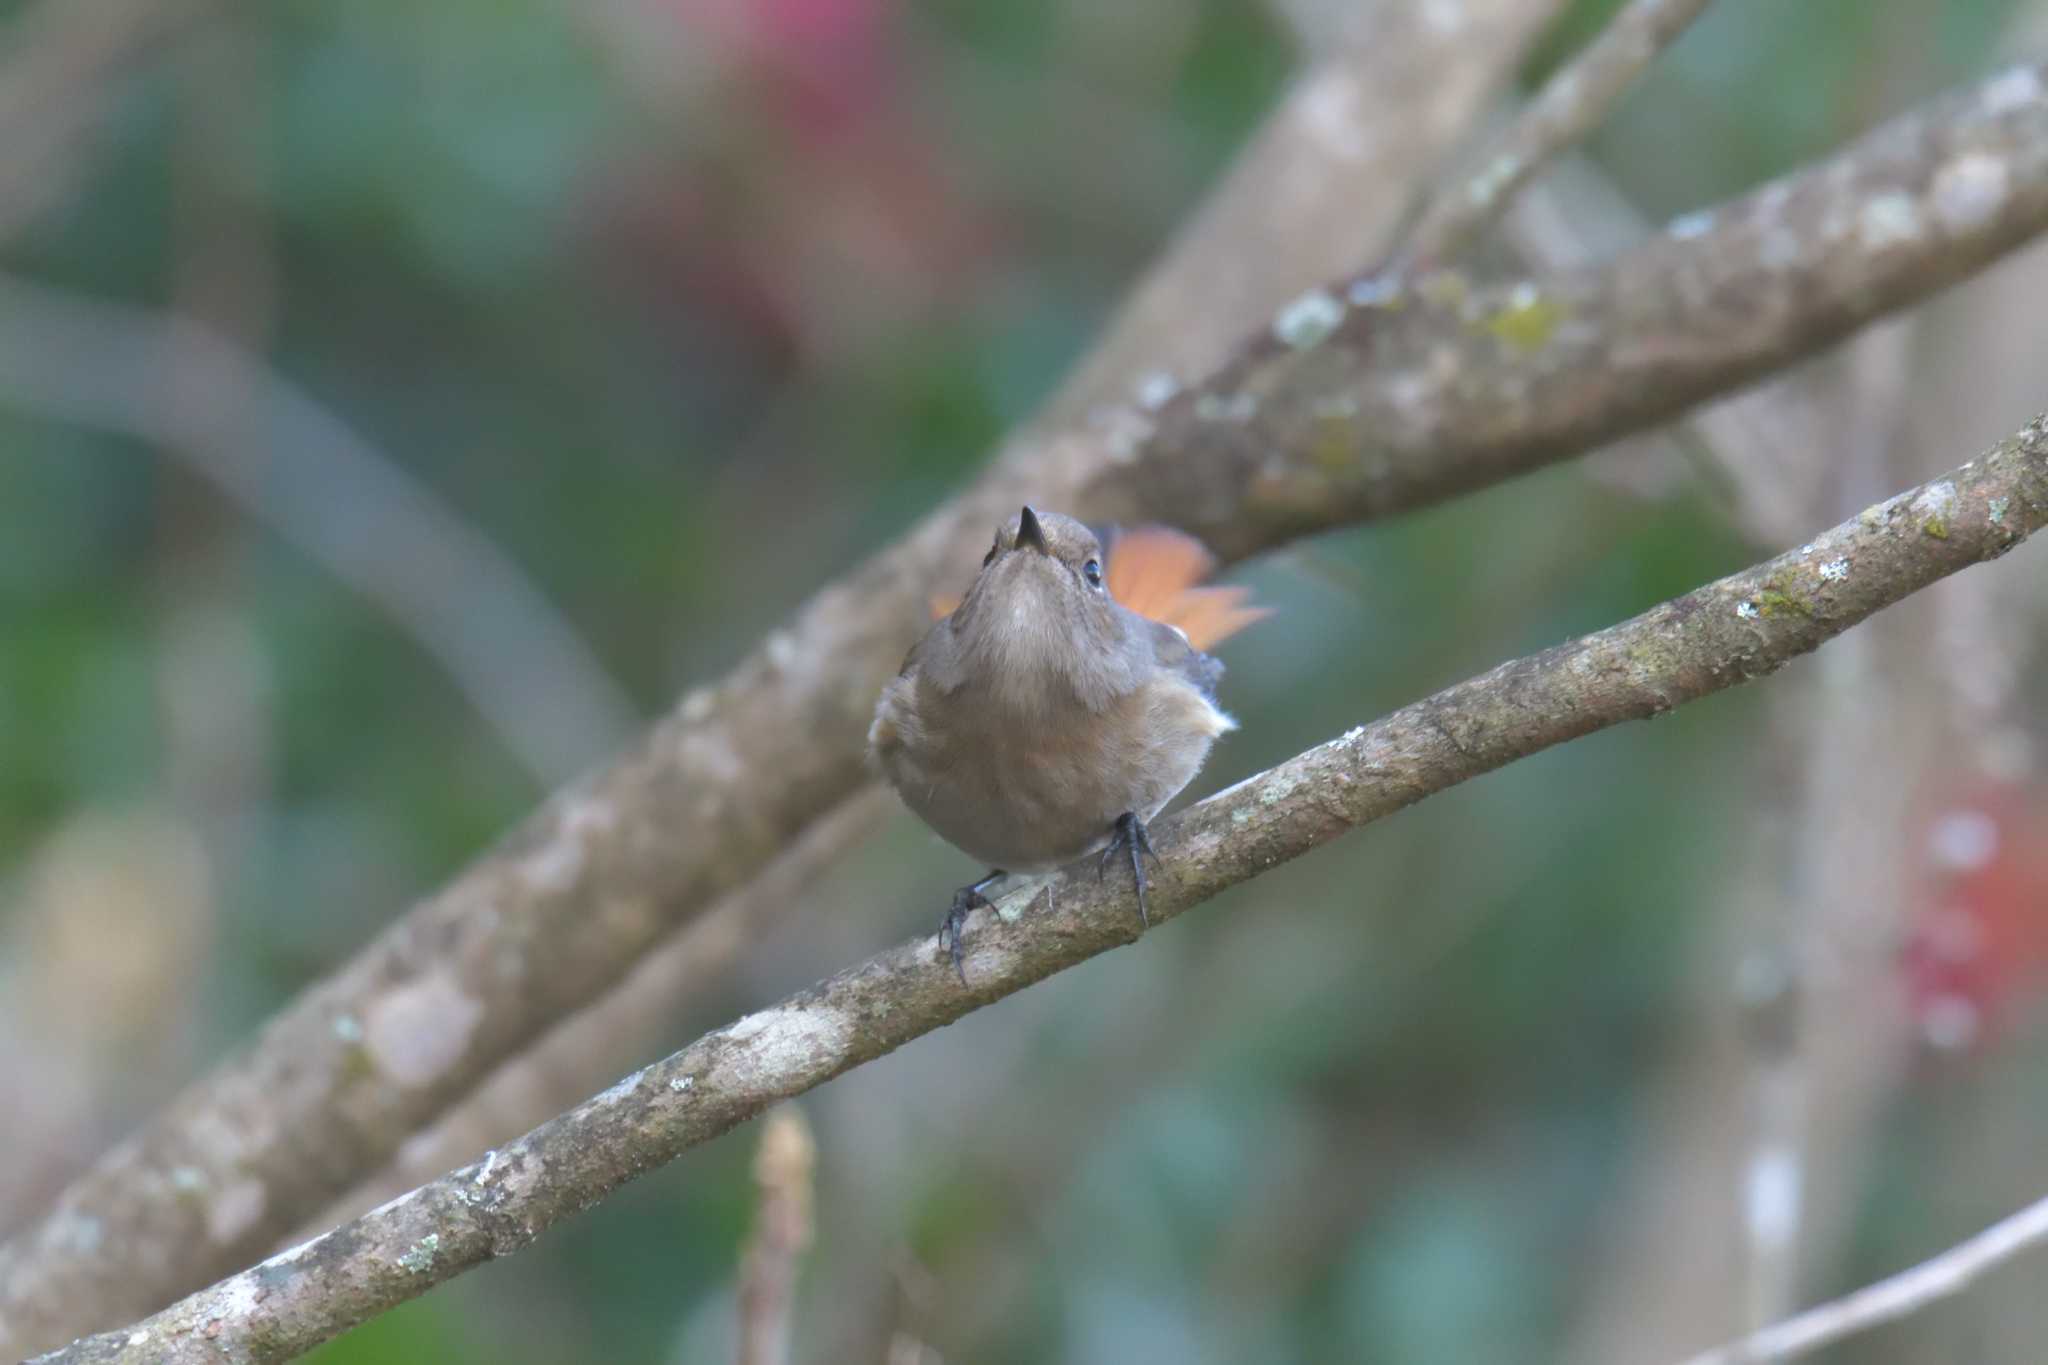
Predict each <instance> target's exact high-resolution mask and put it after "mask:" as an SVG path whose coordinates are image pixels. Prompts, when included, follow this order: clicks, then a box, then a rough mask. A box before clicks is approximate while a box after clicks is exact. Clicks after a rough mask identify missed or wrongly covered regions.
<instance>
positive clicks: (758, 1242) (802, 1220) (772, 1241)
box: [736, 1104, 818, 1365]
mask: <svg viewBox="0 0 2048 1365" xmlns="http://www.w3.org/2000/svg"><path fill="white" fill-rule="evenodd" d="M817 1155H818V1154H817V1147H816V1145H815V1144H814V1143H813V1142H812V1140H811V1129H810V1125H809V1124H807V1123H805V1122H804V1116H803V1111H801V1110H799V1109H798V1108H797V1107H796V1106H795V1105H793V1104H784V1105H779V1106H777V1107H776V1108H774V1109H772V1110H770V1111H769V1112H768V1117H767V1119H766V1120H765V1121H764V1123H763V1124H762V1128H761V1145H760V1146H759V1147H758V1148H756V1149H755V1152H754V1184H755V1185H756V1186H758V1187H759V1188H760V1191H761V1202H760V1204H759V1205H758V1206H757V1207H756V1208H755V1211H754V1233H753V1236H752V1237H750V1238H749V1239H748V1241H747V1250H746V1255H745V1256H744V1257H743V1258H742V1259H741V1262H740V1284H739V1350H738V1352H737V1357H736V1358H737V1359H738V1361H739V1365H786V1362H787V1361H788V1360H789V1320H790V1311H791V1306H792V1301H793V1300H794V1299H795V1297H796V1272H797V1263H798V1262H799V1261H800V1260H801V1259H802V1257H803V1254H804V1252H805V1250H806V1249H808V1248H809V1246H810V1245H811V1173H812V1169H813V1168H814V1167H815V1166H816V1165H817Z"/></svg>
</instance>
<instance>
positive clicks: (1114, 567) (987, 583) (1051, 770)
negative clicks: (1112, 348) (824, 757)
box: [868, 507, 1266, 982]
mask: <svg viewBox="0 0 2048 1365" xmlns="http://www.w3.org/2000/svg"><path fill="white" fill-rule="evenodd" d="M1105 561H1107V562H1105ZM1213 562H1214V561H1213V560H1212V559H1211V558H1210V556H1209V553H1208V551H1206V550H1204V549H1203V548H1202V546H1201V544H1200V543H1199V542H1197V541H1196V540H1194V539H1193V538H1192V537H1190V536H1186V535H1183V534H1181V533H1180V532H1178V531H1170V530H1167V529H1165V528H1164V527H1145V528H1142V529H1139V530H1136V531H1131V532H1128V533H1126V534H1124V535H1122V536H1120V537H1117V538H1115V539H1114V540H1113V541H1112V545H1111V549H1110V553H1109V554H1108V555H1106V556H1105V554H1104V553H1103V550H1102V547H1101V545H1100V544H1099V542H1098V541H1097V540H1096V538H1095V535H1094V533H1093V532H1091V531H1090V530H1089V529H1088V528H1087V527H1086V526H1084V525H1082V524H1081V523H1080V522H1078V521H1075V520H1074V519H1073V518H1072V517H1064V516H1060V515H1059V514H1057V513H1051V512H1048V513H1045V514H1042V515H1041V514H1039V513H1037V512H1034V511H1033V510H1032V509H1031V508H1029V507H1026V508H1025V509H1024V510H1023V511H1022V512H1020V513H1019V514H1018V515H1017V516H1016V517H1014V518H1012V519H1011V520H1010V521H1009V523H1007V524H1006V525H1004V526H1003V527H1001V528H1000V529H998V530H997V532H996V538H995V544H994V545H993V546H992V547H991V548H990V549H989V552H988V556H987V557H986V558H985V559H983V560H982V561H981V572H980V574H978V575H977V576H976V578H975V580H974V585H973V586H972V587H970V588H969V589H968V590H967V595H966V597H965V598H963V599H961V601H960V602H959V604H958V605H957V606H954V607H952V609H951V610H950V611H946V612H945V613H944V614H943V615H942V616H941V618H940V620H939V621H938V622H937V623H936V624H934V625H933V626H932V628H931V630H930V631H929V632H928V633H927V634H926V635H925V637H924V639H922V640H920V641H919V642H918V643H917V645H916V647H915V648H913V649H912V650H911V651H910V655H909V657H908V658H906V659H905V660H904V661H903V671H902V672H901V673H899V674H897V676H896V679H895V681H893V682H891V683H890V684H889V685H888V687H886V688H884V689H883V691H882V697H881V701H880V702H879V703H878V704H877V705H876V707H875V720H874V724H873V726H872V727H870V729H869V730H868V752H869V755H870V757H871V758H872V759H873V761H874V763H875V765H876V766H877V767H878V768H879V769H880V770H881V772H882V774H883V775H884V776H885V777H886V778H887V779H888V780H889V783H890V785H891V786H893V787H895V789H896V791H897V794H898V795H900V796H901V797H902V798H903V800H904V803H905V804H906V805H908V806H909V807H910V808H911V809H912V810H913V811H916V812H917V814H918V815H919V816H921V817H922V818H923V819H924V822H925V823H926V824H928V825H930V826H931V827H932V828H933V829H935V830H937V831H938V832H939V834H940V835H942V836H943V837H944V838H945V839H946V841H947V842H948V843H951V844H952V845H954V846H955V847H956V848H959V849H961V850H962V851H964V852H966V853H969V854H971V855H973V856H974V857H975V858H977V859H979V860H981V861H982V862H984V863H986V864H988V865H989V867H990V871H989V873H988V875H987V876H985V877H983V878H981V879H980V880H979V881H977V882H974V883H973V884H972V885H969V886H966V887H962V888H961V889H960V891H959V892H958V893H957V894H955V896H954V897H953V905H952V908H951V909H950V910H949V911H948V912H947V914H946V918H945V922H944V923H943V924H942V925H941V927H940V930H939V934H940V941H941V942H942V943H944V942H946V941H947V939H948V938H950V940H951V946H952V954H953V966H954V969H955V970H956V971H959V972H960V974H961V980H962V981H963V982H964V981H965V980H966V979H967V978H966V970H965V967H964V966H963V964H962V959H961V946H960V929H961V925H962V923H963V922H964V921H965V919H966V918H967V914H968V912H969V911H970V910H972V909H973V908H974V907H975V906H977V905H986V904H988V901H987V899H986V898H985V897H984V896H983V895H982V894H981V892H982V888H984V887H986V886H987V885H988V884H989V883H990V882H993V881H994V880H996V879H997V878H998V877H1001V876H1003V875H1004V874H1006V873H1010V872H1045V871H1049V870H1051V869H1052V868H1055V867H1060V866H1062V865H1064V864H1066V863H1070V862H1072V861H1073V860H1074V859H1076V858H1079V857H1081V856H1083V855H1085V854H1088V853H1093V852H1095V851H1096V850H1098V849H1100V850H1102V851H1103V856H1102V862H1101V863H1100V864H1098V868H1097V871H1098V875H1099V873H1100V871H1101V870H1102V869H1103V868H1106V867H1107V866H1108V865H1109V862H1110V860H1111V859H1112V858H1114V857H1115V856H1116V855H1117V854H1119V853H1127V854H1129V856H1130V860H1131V873H1132V875H1133V877H1134V878H1135V879H1136V881H1137V887H1138V915H1139V917H1140V919H1141V920H1142V921H1143V922H1145V923H1147V924H1149V923H1150V917H1149V915H1148V914H1147V912H1146V909H1145V868H1144V864H1143V862H1142V861H1141V855H1142V856H1143V857H1151V858H1153V859H1154V860H1155V861H1157V855H1155V854H1154V853H1153V852H1152V847H1151V844H1150V843H1149V842H1148V841H1147V839H1146V837H1145V824H1146V822H1147V821H1149V820H1150V819H1151V818H1152V817H1153V816H1154V815H1156V814H1158V813H1159V810H1160V809H1161V807H1163V806H1165V805H1166V803H1167V802H1168V801H1171V800H1172V799H1173V798H1174V796H1175V795H1177V794H1178V793H1179V792H1180V790H1181V788H1183V787H1185V786H1186V785H1187V784H1188V782H1189V781H1190V780H1191V779H1193V777H1194V775H1195V774H1196V772H1198V771H1199V770H1200V769H1201V766H1202V762H1203V760H1204V759H1206V758H1207V757H1208V754H1209V746H1210V745H1211V744H1212V743H1214V742H1215V739H1216V737H1217V736H1218V735H1220V734H1222V733H1223V732H1225V731H1226V730H1231V729H1234V728H1236V722H1234V721H1232V720H1231V719H1230V717H1229V716H1227V715H1225V714H1224V713H1223V712H1222V711H1221V710H1219V709H1218V708H1217V706H1216V701H1215V694H1216V683H1217V680H1218V679H1219V678H1220V677H1221V676H1222V674H1223V665H1222V664H1221V663H1220V662H1218V661H1217V660H1215V659H1212V658H1210V657H1209V656H1208V655H1207V654H1204V653H1203V652H1202V649H1203V648H1204V647H1206V646H1207V645H1210V644H1213V643H1215V642H1216V641H1218V640H1221V639H1223V638H1224V637H1226V636H1228V635H1230V634H1233V633H1234V632H1236V631H1238V630H1240V629H1242V628H1243V627H1244V626H1246V625H1248V624H1250V623H1251V622H1252V621H1255V620H1257V619H1258V618H1259V617H1261V616H1264V615H1265V614H1266V613H1265V612H1264V611H1263V610H1262V609H1260V608H1256V607H1251V606H1247V605H1245V603H1244V597H1245V591H1246V590H1245V589H1242V588H1215V587H1198V586H1196V585H1197V584H1198V583H1199V582H1200V580H1201V579H1202V578H1203V577H1204V576H1206V574H1207V573H1208V571H1209V569H1210V567H1211V566H1212V564H1213ZM945 605H947V604H942V603H935V604H934V606H935V609H941V608H943V607H944V606H945Z"/></svg>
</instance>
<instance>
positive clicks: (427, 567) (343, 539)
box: [0, 278, 636, 787]
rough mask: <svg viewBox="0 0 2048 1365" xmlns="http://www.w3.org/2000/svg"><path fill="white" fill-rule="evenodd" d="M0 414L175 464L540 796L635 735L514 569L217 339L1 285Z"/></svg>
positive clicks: (611, 692)
mask: <svg viewBox="0 0 2048 1365" xmlns="http://www.w3.org/2000/svg"><path fill="white" fill-rule="evenodd" d="M173 376H175V377H177V379H178V380H179V381H180V382H179V384H168V383H166V382H165V381H166V380H167V379H169V378H170V377H173ZM191 390H197V391H203V392H210V393H231V394H236V395H240V401H239V402H237V403H236V404H233V405H230V406H227V407H221V406H214V407H195V406H194V405H191V404H188V403H184V402H181V401H179V400H180V397H181V395H182V393H184V392H187V391H191ZM0 403H4V404H5V405H6V406H8V407H12V408H15V409H17V410H20V411H23V412H30V413H34V414H35V415H37V416H39V417H45V418H50V419H53V420H56V421H60V422H72V423H77V424H79V425H81V426H85V427H90V428H94V429H97V430H100V431H113V432H120V433H122V434H125V435H130V436H135V437H138V438H140V439H142V440H146V441H150V442H153V443H155V444H157V445H160V446H161V447H162V448H163V449H164V450H165V451H166V452H167V453H169V454H173V455H175V456H177V457H178V458H180V459H181V460H182V461H183V462H184V463H185V464H186V465H187V466H188V467H189V468H190V469H191V470H192V471H193V472H194V473H196V474H198V475H199V476H200V477H202V478H204V479H206V480H208V481H209V482H211V483H213V484H214V485H215V486H216V487H218V488H219V489H220V490H221V492H222V493H224V494H225V495H226V496H228V497H229V498H231V499H233V500H234V501H235V502H236V503H238V504H240V505H241V506H242V507H243V508H244V509H246V510H247V511H248V512H249V514H250V515H251V516H254V517H256V518H257V519H259V520H261V521H264V522H267V523H268V524H269V525H270V526H272V527H273V528H274V529H275V530H276V531H277V532H278V533H279V534H280V535H282V536H283V537H284V538H285V539H287V540H288V541H290V542H291V543H292V544H294V545H296V546H298V547H299V548H300V549H302V550H304V551H305V552H306V553H307V554H308V555H310V556H312V557H313V559H314V560H316V561H317V562H318V563H319V564H320V565H321V566H322V567H323V568H325V569H327V570H328V572H330V573H332V574H333V575H334V576H335V577H336V578H338V579H340V580H341V581H342V582H343V583H346V584H347V585H348V586H349V587H351V588H353V589H355V590H356V591H357V592H359V593H361V594H362V595H363V596H365V597H366V598H368V599H369V600H371V601H372V602H374V603H376V604H377V606H378V607H379V608H380V609H381V610H383V611H384V612H385V613H386V614H387V615H388V616H390V617H391V618H392V619H393V620H394V621H396V622H398V623H399V624H400V625H401V626H403V627H404V628H405V630H406V632H407V633H408V634H409V635H410V636H411V638H412V639H413V641H414V642H415V643H417V644H418V645H419V646H420V648H421V649H423V650H425V651H426V652H427V653H428V654H429V655H431V656H432V657H433V658H434V659H435V660H436V661H437V662H439V663H440V664H441V666H442V667H443V668H444V669H445V670H446V671H447V673H448V676H449V678H450V679H451V680H452V681H453V682H454V684H455V685H456V687H457V688H459V689H460V690H461V692H462V694H463V695H464V696H465V697H467V698H468V699H469V701H470V703H471V704H472V705H473V706H475V707H476V709H477V711H478V712H479V713H480V714H481V715H482V716H483V717H484V718H485V719H486V720H487V721H489V722H490V724H491V726H492V728H493V729H494V730H495V731H496V733H497V735H498V737H499V739H500V740H501V741H502V742H503V743H504V745H505V746H506V748H507V749H508V750H509V751H510V752H511V753H512V754H513V755H514V756H516V757H517V758H518V759H519V760H520V761H521V762H522V763H524V765H525V766H526V768H527V770H528V771H529V772H531V773H532V774H533V775H534V778H535V780H536V781H537V782H538V783H540V784H541V785H542V786H543V787H551V786H554V785H556V784H559V783H561V782H564V781H567V780H568V779H569V778H570V777H572V776H574V775H575V774H576V773H577V772H579V771H581V770H582V768H583V767H584V765H586V764H588V763H589V762H591V761H592V759H593V758H595V757H597V756H599V755H602V754H606V753H610V752H612V751H613V750H614V749H616V748H617V747H618V746H619V745H620V744H622V743H624V742H625V740H626V737H627V736H628V735H630V734H631V733H632V731H633V727H634V723H635V710H636V708H635V707H634V706H633V704H632V702H631V700H630V699H629V698H628V697H627V696H626V694H625V693H624V692H623V691H622V690H621V689H620V688H619V686H618V684H617V683H615V682H614V681H613V680H612V678H611V676H610V675H609V674H608V673H606V672H605V670H604V667H603V665H602V664H600V663H599V662H598V660H597V658H596V656H595V655H593V654H592V653H591V652H590V650H589V648H588V646H586V645H585V644H584V643H583V640H582V638H581V637H580V636H579V635H578V634H577V633H576V631H575V628H574V627H572V626H571V625H570V624H569V623H568V621H567V620H565V619H564V618H563V617H562V616H561V614H560V613H559V612H557V611H556V610H555V609H554V607H553V606H551V605H550V604H549V603H548V601H547V599H546V598H545V597H544V596H542V595H541V593H540V591H539V590H538V589H537V588H535V587H534V585H533V583H532V581H531V580H530V579H528V578H527V576H526V575H525V574H524V573H523V572H521V571H520V569H519V567H518V565H516V564H514V563H513V562H512V560H511V559H510V558H508V557H507V556H506V555H505V553H504V552H503V551H502V550H500V549H499V548H498V547H497V546H496V545H495V544H493V543H492V542H491V541H490V540H489V539H487V538H486V537H484V536H483V535H482V534H481V533H480V532H478V531H477V530H476V528H475V527H473V526H471V525H469V524H468V523H467V522H466V521H464V520H463V519H462V518H461V517H460V516H458V515H457V514H456V513H455V511H454V510H453V509H451V508H450V507H448V506H447V505H446V504H445V503H443V502H442V501H441V500H440V498H438V497H437V496H435V494H434V493H433V492H432V490H430V489H428V488H427V487H425V486H424V485H422V484H420V483H418V482H417V481H415V480H414V479H413V478H412V477H411V475H409V474H408V473H406V471H405V470H404V469H403V468H402V467H401V466H399V465H397V464H395V463H393V462H392V461H391V460H390V459H389V458H388V457H387V456H385V455H384V454H383V453H382V452H381V451H379V450H377V449H376V448H375V447H374V446H372V445H370V444H369V442H367V441H365V440H364V439H363V438H362V437H361V436H359V435H358V434H357V433H356V432H355V431H354V430H353V429H352V428H350V427H349V426H348V424H347V423H345V422H343V421H342V420H341V419H340V418H339V417H337V416H335V415H334V414H333V413H332V412H330V411H329V410H327V409H326V408H324V407H322V406H321V405H320V404H318V403H316V402H314V401H313V400H312V399H311V398H310V397H308V396H307V395H306V394H305V393H304V392H302V391H301V390H299V389H298V388H297V387H296V386H294V385H292V384H290V383H288V382H287V381H286V380H285V379H283V378H282V377H281V376H279V375H278V374H277V373H276V372H275V371H274V370H272V369H271V368H270V367H269V366H268V365H266V364H265V363H264V362H263V361H262V359H261V358H260V357H258V356H256V355H254V354H252V353H250V352H249V351H248V350H246V349H244V348H243V347H241V346H239V345H237V344H235V342H234V341H232V340H231V339H229V338H228V337H226V336H223V335H222V334H221V333H220V332H219V331H218V330H216V329H214V328H212V327H210V326H207V325H206V324H204V323H201V322H197V321H194V320H191V319H186V318H179V317H176V316H174V315H169V314H162V313H152V312H149V311H146V310H143V309H137V308H129V307H125V306H123V305H121V304H115V303H106V302H102V301H99V300H95V299H88V298H84V297H81V296H78V295H73V294H68V293H66V292H64V291H62V290H58V289H52V288H49V287H47V286H44V285H39V284H32V283H29V282H28V281H25V280H21V279H9V278H0ZM480 603H489V604H490V609H489V610H488V611H482V610H479V604H480Z"/></svg>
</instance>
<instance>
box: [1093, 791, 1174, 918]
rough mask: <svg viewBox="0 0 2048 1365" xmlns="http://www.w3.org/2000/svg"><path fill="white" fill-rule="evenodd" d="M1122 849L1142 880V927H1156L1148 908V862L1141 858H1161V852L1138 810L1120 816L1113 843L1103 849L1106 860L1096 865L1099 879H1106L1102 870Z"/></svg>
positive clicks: (1155, 859) (1140, 913)
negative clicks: (1155, 849) (1146, 869)
mask: <svg viewBox="0 0 2048 1365" xmlns="http://www.w3.org/2000/svg"><path fill="white" fill-rule="evenodd" d="M1119 853H1128V854H1129V855H1130V857H1131V876H1132V878H1133V879H1134V880H1135V881H1136V882H1137V883H1138V923H1139V925H1140V926H1141V927H1143V928H1146V929H1150V928H1151V927H1152V916H1151V914H1150V913H1149V912H1148V911H1147V910H1146V909H1145V864H1144V862H1143V861H1142V859H1141V856H1140V855H1142V857H1143V858H1150V859H1151V860H1152V861H1153V862H1155V863H1156V862H1158V861H1159V855H1158V854H1157V853H1154V852H1153V851H1152V841H1151V840H1150V839H1148V838H1146V837H1145V822H1144V821H1142V820H1140V819H1139V818H1138V816H1137V813H1136V812H1135V811H1125V812H1124V813H1123V814H1122V815H1119V816H1118V817H1117V818H1116V832H1115V833H1113V834H1111V835H1110V836H1109V847H1107V848H1105V849H1103V850H1102V861H1101V862H1099V863H1097V864H1096V865H1095V879H1096V880H1097V881H1101V880H1102V874H1103V873H1104V872H1106V871H1108V870H1109V862H1110V859H1112V858H1114V857H1116V855H1117V854H1119Z"/></svg>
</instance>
